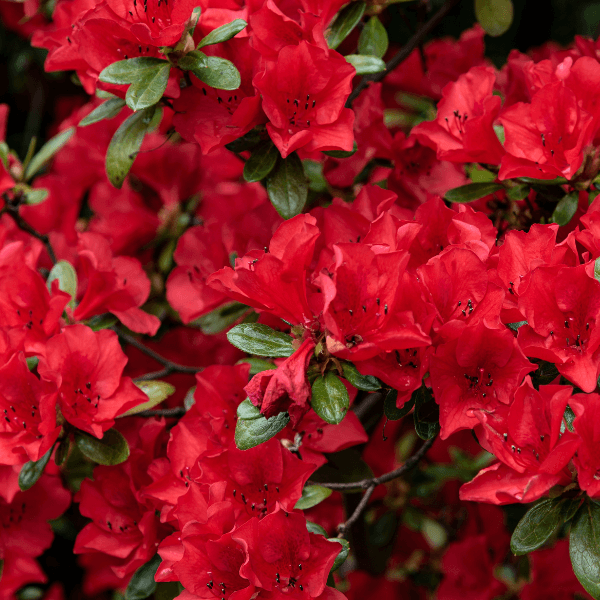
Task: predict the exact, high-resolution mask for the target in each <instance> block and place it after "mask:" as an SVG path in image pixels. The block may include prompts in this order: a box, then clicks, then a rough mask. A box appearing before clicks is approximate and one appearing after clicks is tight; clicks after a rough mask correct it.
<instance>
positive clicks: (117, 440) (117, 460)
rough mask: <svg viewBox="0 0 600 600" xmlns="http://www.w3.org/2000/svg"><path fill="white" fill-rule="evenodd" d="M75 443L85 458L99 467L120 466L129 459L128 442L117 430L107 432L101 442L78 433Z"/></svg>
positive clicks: (80, 432)
mask: <svg viewBox="0 0 600 600" xmlns="http://www.w3.org/2000/svg"><path fill="white" fill-rule="evenodd" d="M75 443H76V444H77V447H78V448H79V450H81V452H82V454H83V455H84V456H87V457H88V458H89V459H90V460H93V461H94V462H96V463H98V464H99V465H109V466H110V465H119V464H121V463H122V462H124V461H126V460H127V458H128V457H129V446H128V445H127V440H126V439H125V438H124V437H123V436H122V435H121V434H120V433H119V432H118V431H117V430H116V429H109V430H108V431H106V432H105V433H104V437H103V438H102V439H101V440H99V439H98V438H95V437H93V436H91V435H89V434H87V433H84V432H83V431H78V432H77V433H76V434H75Z"/></svg>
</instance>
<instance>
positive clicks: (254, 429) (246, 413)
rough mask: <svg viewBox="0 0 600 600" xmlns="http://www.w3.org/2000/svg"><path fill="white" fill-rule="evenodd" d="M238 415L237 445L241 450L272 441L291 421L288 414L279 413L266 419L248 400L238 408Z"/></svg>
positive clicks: (236, 427) (236, 428)
mask: <svg viewBox="0 0 600 600" xmlns="http://www.w3.org/2000/svg"><path fill="white" fill-rule="evenodd" d="M237 414H238V422H237V424H236V426H235V445H236V446H237V447H238V448H239V449H240V450H249V449H250V448H254V446H258V445H259V444H262V443H263V442H266V441H268V440H270V439H271V438H272V437H273V436H275V435H277V434H278V433H279V432H280V431H281V430H282V429H283V428H284V427H285V426H286V425H287V424H288V422H289V420H290V417H289V415H288V414H287V413H286V412H282V413H279V414H278V415H275V416H273V417H271V418H270V419H265V417H263V415H261V414H260V410H259V409H258V408H257V407H256V406H254V404H252V402H250V400H249V399H248V398H246V400H244V401H243V402H242V403H241V404H240V405H239V406H238V410H237Z"/></svg>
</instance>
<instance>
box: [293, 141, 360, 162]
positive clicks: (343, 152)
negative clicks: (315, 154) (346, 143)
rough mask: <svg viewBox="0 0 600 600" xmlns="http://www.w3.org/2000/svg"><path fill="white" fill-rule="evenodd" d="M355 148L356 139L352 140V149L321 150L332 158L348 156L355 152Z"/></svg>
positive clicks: (356, 147) (356, 145)
mask: <svg viewBox="0 0 600 600" xmlns="http://www.w3.org/2000/svg"><path fill="white" fill-rule="evenodd" d="M357 150H358V144H357V143H356V140H354V144H353V145H352V150H323V154H326V155H327V156H331V157H333V158H348V157H349V156H352V155H353V154H356V151H357ZM306 162H307V161H304V164H306Z"/></svg>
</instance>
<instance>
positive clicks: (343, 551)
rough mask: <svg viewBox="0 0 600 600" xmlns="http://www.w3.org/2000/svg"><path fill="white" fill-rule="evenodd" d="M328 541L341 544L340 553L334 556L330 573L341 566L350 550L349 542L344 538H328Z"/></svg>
mask: <svg viewBox="0 0 600 600" xmlns="http://www.w3.org/2000/svg"><path fill="white" fill-rule="evenodd" d="M327 541H328V542H337V543H338V544H341V545H342V549H341V550H340V553H339V554H338V555H337V556H336V558H335V561H334V563H333V566H332V567H331V571H330V573H333V572H334V571H335V570H336V569H338V568H339V567H341V566H342V564H343V563H344V561H345V560H346V559H347V558H348V553H349V552H350V543H349V542H348V540H345V539H344V538H329V539H328V540H327Z"/></svg>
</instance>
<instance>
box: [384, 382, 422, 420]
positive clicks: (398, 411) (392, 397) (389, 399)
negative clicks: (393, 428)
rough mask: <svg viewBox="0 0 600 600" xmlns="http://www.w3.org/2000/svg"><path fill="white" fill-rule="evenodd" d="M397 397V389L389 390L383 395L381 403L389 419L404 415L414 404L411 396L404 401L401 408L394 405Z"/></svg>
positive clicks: (399, 417) (396, 418)
mask: <svg viewBox="0 0 600 600" xmlns="http://www.w3.org/2000/svg"><path fill="white" fill-rule="evenodd" d="M397 398H398V391H397V390H390V391H389V392H388V393H387V396H386V397H385V402H384V403H383V412H384V414H385V416H386V417H387V418H388V419H389V420H390V421H398V419H401V418H402V417H405V416H406V415H407V414H408V413H409V412H410V411H411V410H412V409H413V406H414V405H415V399H414V398H413V397H411V398H410V399H409V400H408V402H405V403H404V405H403V406H402V408H398V407H397V406H396V399H397Z"/></svg>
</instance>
